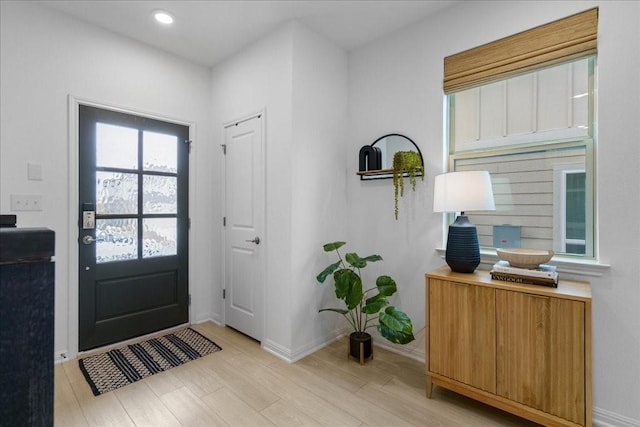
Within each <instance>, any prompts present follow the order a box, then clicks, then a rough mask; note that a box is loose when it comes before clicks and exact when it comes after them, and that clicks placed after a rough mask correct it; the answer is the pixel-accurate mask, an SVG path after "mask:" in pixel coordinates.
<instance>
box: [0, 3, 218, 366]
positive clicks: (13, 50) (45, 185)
mask: <svg viewBox="0 0 640 427" xmlns="http://www.w3.org/2000/svg"><path fill="white" fill-rule="evenodd" d="M0 11H1V13H0V15H1V23H0V31H1V33H0V43H1V44H0V67H1V68H0V93H1V94H2V97H1V104H0V111H1V118H0V157H1V159H0V178H1V184H0V211H1V212H2V213H11V212H10V206H9V197H10V194H41V195H43V206H44V209H43V211H42V212H26V213H25V212H16V213H17V215H18V225H19V226H22V227H30V226H31V227H33V226H44V227H49V228H51V229H53V230H54V231H55V232H56V290H55V294H56V301H55V350H56V354H59V353H61V352H68V353H69V356H73V355H74V353H75V351H76V350H77V339H78V337H77V319H78V313H77V274H76V269H75V265H76V261H75V254H76V251H77V249H76V248H75V244H73V243H71V244H70V242H73V240H74V239H75V238H76V236H77V230H76V229H75V227H70V223H73V221H75V215H76V208H75V206H77V203H76V201H75V200H71V198H75V197H76V196H75V195H74V194H73V190H71V191H70V188H72V186H70V184H69V183H68V179H69V176H73V174H74V171H75V170H77V165H75V164H69V156H70V154H69V153H70V152H74V151H75V149H74V148H73V147H72V148H71V151H70V147H69V141H70V138H69V132H73V129H71V130H69V129H68V123H69V119H68V107H67V103H68V96H69V95H73V96H75V97H78V98H82V99H86V100H91V101H95V102H99V103H103V104H107V105H112V106H117V107H121V108H125V109H129V110H134V111H138V112H142V113H148V114H154V115H158V116H162V117H167V118H170V119H174V120H181V121H185V122H189V123H192V124H193V125H194V128H193V134H192V135H191V137H192V139H193V140H194V144H193V145H194V147H193V149H192V154H191V162H190V163H191V171H190V181H191V184H190V186H191V194H190V196H191V197H190V211H191V218H192V230H197V231H198V232H197V233H194V232H193V231H192V232H191V241H190V289H191V293H192V295H193V302H194V303H193V306H192V307H191V318H192V320H194V321H198V320H203V319H207V318H211V317H212V314H211V312H210V311H211V305H212V304H211V299H212V295H211V288H210V286H209V281H210V280H211V277H212V276H213V277H215V274H218V272H217V271H216V270H217V269H218V268H219V266H218V265H216V264H215V263H211V262H210V260H208V259H205V254H211V253H212V252H213V249H212V243H211V240H210V239H209V238H208V236H209V235H210V234H211V224H210V221H209V212H210V203H211V202H210V199H209V194H211V192H212V190H211V187H210V180H208V179H207V177H208V175H209V173H210V172H209V167H208V163H209V161H208V160H209V158H210V157H211V154H210V151H211V150H210V147H209V144H210V139H211V132H210V125H209V122H210V117H209V115H208V112H209V110H210V92H209V87H210V80H209V71H208V70H207V69H206V68H204V67H200V66H197V65H192V64H189V63H187V62H185V61H184V60H181V59H177V58H175V57H173V56H171V55H168V54H165V53H162V52H160V51H157V50H155V49H151V48H148V47H145V46H144V45H141V44H139V43H136V42H133V41H131V40H129V39H126V38H123V37H120V36H116V35H114V34H112V33H109V32H106V31H103V30H101V29H98V28H97V27H95V26H90V25H87V24H84V23H82V22H80V21H77V20H75V19H72V18H69V17H67V16H64V15H62V14H59V13H58V12H55V11H51V10H49V9H48V8H46V7H43V6H40V5H38V4H34V3H31V2H7V1H2V2H0ZM27 162H35V163H40V164H41V165H42V174H43V180H42V181H28V180H27ZM69 173H71V175H69ZM70 206H74V208H73V210H70Z"/></svg>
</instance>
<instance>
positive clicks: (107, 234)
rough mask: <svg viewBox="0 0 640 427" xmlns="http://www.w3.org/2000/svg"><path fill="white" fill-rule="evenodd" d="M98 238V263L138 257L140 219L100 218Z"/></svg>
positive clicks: (98, 221)
mask: <svg viewBox="0 0 640 427" xmlns="http://www.w3.org/2000/svg"><path fill="white" fill-rule="evenodd" d="M96 239H97V242H96V262H97V263H98V264H101V263H105V262H112V261H124V260H128V259H136V258H137V257H138V220H137V219H136V218H123V219H98V220H97V221H96Z"/></svg>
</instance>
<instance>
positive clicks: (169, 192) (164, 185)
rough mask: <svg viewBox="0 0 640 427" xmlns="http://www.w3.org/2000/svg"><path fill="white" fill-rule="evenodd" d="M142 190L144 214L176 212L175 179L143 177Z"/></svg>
mask: <svg viewBox="0 0 640 427" xmlns="http://www.w3.org/2000/svg"><path fill="white" fill-rule="evenodd" d="M142 188H143V190H142V191H143V193H142V198H143V208H142V209H143V212H144V213H145V214H149V213H165V214H166V213H177V212H178V178H177V177H175V176H158V175H145V176H144V180H143V185H142Z"/></svg>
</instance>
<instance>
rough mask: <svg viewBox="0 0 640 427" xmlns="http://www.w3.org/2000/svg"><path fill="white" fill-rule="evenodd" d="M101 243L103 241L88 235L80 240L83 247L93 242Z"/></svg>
mask: <svg viewBox="0 0 640 427" xmlns="http://www.w3.org/2000/svg"><path fill="white" fill-rule="evenodd" d="M103 241H104V239H96V238H94V237H91V236H90V235H88V234H87V235H86V236H84V237H83V238H82V243H84V244H85V245H90V244H92V243H95V242H103Z"/></svg>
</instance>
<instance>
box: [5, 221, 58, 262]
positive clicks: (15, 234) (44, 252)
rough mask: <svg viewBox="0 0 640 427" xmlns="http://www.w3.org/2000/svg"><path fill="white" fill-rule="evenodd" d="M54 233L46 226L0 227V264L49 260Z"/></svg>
mask: <svg viewBox="0 0 640 427" xmlns="http://www.w3.org/2000/svg"><path fill="white" fill-rule="evenodd" d="M54 255H55V233H54V231H53V230H50V229H48V228H0V264H17V263H23V262H44V261H50V260H51V257H53V256H54Z"/></svg>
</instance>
